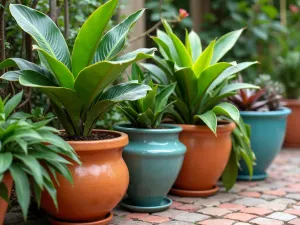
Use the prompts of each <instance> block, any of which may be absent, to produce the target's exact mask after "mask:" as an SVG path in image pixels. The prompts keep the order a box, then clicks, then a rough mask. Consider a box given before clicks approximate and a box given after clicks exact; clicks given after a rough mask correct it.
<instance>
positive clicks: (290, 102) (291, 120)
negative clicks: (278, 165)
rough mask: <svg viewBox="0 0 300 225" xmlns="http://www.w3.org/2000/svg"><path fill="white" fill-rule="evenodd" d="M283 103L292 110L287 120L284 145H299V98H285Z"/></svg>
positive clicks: (296, 146)
mask: <svg viewBox="0 0 300 225" xmlns="http://www.w3.org/2000/svg"><path fill="white" fill-rule="evenodd" d="M283 104H284V105H285V106H287V107H288V108H290V109H291V110H292V113H291V115H289V117H288V120H287V129H286V135H285V140H284V146H285V147H289V148H299V147H300V119H299V118H300V100H298V99H286V100H284V101H283Z"/></svg>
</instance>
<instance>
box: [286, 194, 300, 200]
mask: <svg viewBox="0 0 300 225" xmlns="http://www.w3.org/2000/svg"><path fill="white" fill-rule="evenodd" d="M285 197H286V198H291V199H294V200H298V201H300V194H287V195H286V196H285Z"/></svg>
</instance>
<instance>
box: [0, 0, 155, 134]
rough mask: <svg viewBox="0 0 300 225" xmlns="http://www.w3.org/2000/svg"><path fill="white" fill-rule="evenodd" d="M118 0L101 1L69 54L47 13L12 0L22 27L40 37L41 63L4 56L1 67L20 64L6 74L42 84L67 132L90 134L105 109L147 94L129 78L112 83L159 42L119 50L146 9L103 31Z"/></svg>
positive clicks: (28, 83)
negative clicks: (146, 46) (122, 82)
mask: <svg viewBox="0 0 300 225" xmlns="http://www.w3.org/2000/svg"><path fill="white" fill-rule="evenodd" d="M117 4H118V0H110V1H107V2H106V3H105V4H103V5H101V6H100V7H99V8H98V9H97V10H96V11H95V12H94V13H92V14H91V16H90V17H89V18H88V19H87V20H86V21H85V23H84V24H83V26H82V27H81V29H80V31H79V33H78V35H77V37H76V40H75V43H74V46H73V52H72V54H70V52H69V49H68V46H67V44H66V41H65V39H64V37H63V35H62V33H61V32H60V30H59V29H58V27H57V26H56V25H55V23H54V22H53V21H52V20H51V19H50V18H49V17H48V16H47V15H45V14H43V13H41V12H39V11H37V10H34V9H31V8H29V7H26V6H23V5H18V4H10V7H9V8H10V12H11V14H12V16H13V17H14V18H15V20H16V21H17V23H18V25H19V26H20V27H21V28H22V30H23V31H24V32H26V33H28V34H29V35H30V36H31V37H32V38H33V40H34V41H35V42H36V45H34V47H33V48H34V50H36V51H37V52H38V55H39V58H40V61H41V65H37V64H33V63H31V62H28V61H26V60H24V59H19V58H11V59H7V60H5V61H3V62H2V63H1V64H0V68H1V69H3V68H8V67H18V68H19V70H17V71H9V72H7V73H5V74H4V75H3V76H2V78H3V79H5V80H8V81H19V82H20V84H21V85H23V86H26V87H33V88H38V89H39V90H40V91H42V92H43V93H45V94H46V95H47V96H48V97H49V98H50V100H51V104H52V107H53V110H54V112H55V113H56V115H57V117H58V118H59V120H60V122H61V123H62V125H63V127H64V128H65V131H66V133H67V134H68V135H69V136H73V135H77V136H87V135H89V134H90V133H91V131H92V128H93V126H94V125H95V123H96V121H97V120H98V119H99V118H100V117H101V115H103V114H104V113H105V112H106V111H107V110H109V109H110V108H112V107H113V106H114V105H115V104H117V103H118V102H120V101H123V100H136V99H139V98H141V97H144V96H145V95H146V93H147V90H149V89H150V88H149V86H147V85H143V84H138V83H133V82H130V83H125V84H120V85H117V86H113V87H109V85H110V84H111V83H112V82H113V81H115V80H116V78H117V77H119V76H120V74H121V73H122V72H123V71H124V70H125V69H126V68H127V67H128V66H129V65H131V64H132V63H133V62H135V61H138V60H143V59H147V58H151V57H152V56H153V54H154V51H155V48H151V49H147V48H142V49H138V50H135V51H133V52H129V53H126V54H124V55H120V53H121V52H122V50H123V48H124V46H125V43H126V37H127V35H128V32H129V30H130V28H131V27H132V26H133V25H134V24H135V22H136V21H137V20H138V19H139V18H140V17H141V16H142V15H143V13H144V9H141V10H139V11H137V12H135V13H133V14H132V15H130V16H128V17H127V18H126V19H124V20H123V21H122V22H121V23H120V24H118V25H116V26H115V27H113V28H112V29H111V30H109V31H108V32H107V33H104V31H105V29H106V27H107V24H108V23H109V21H110V19H111V17H112V15H113V13H114V10H115V8H116V6H117Z"/></svg>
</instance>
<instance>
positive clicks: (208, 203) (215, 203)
mask: <svg viewBox="0 0 300 225" xmlns="http://www.w3.org/2000/svg"><path fill="white" fill-rule="evenodd" d="M194 204H195V205H202V206H206V207H210V206H218V205H220V202H219V201H217V200H214V199H200V200H198V201H196V202H195V203H194Z"/></svg>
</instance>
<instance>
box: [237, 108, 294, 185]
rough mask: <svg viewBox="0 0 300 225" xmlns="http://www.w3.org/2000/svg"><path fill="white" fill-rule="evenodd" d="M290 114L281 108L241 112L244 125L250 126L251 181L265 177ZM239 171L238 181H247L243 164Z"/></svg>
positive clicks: (281, 141) (286, 109) (278, 146)
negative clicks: (252, 161) (252, 158)
mask: <svg viewBox="0 0 300 225" xmlns="http://www.w3.org/2000/svg"><path fill="white" fill-rule="evenodd" d="M290 113H291V110H290V109H289V108H285V107H282V108H281V109H280V110H278V111H270V112H254V111H248V112H241V116H242V118H243V120H244V122H245V123H247V124H249V125H250V126H251V146H252V149H253V151H254V153H255V156H256V165H255V166H254V171H253V177H252V180H262V179H265V178H266V177H267V174H266V170H267V169H268V167H269V166H270V165H271V163H272V161H273V160H274V158H275V156H276V155H277V154H278V153H279V151H280V149H281V147H282V143H283V140H284V136H285V130H286V120H287V117H288V115H289V114H290ZM241 166H242V168H241V170H240V171H239V177H238V179H239V180H249V179H250V176H249V173H248V169H247V167H246V165H245V164H244V163H242V165H241Z"/></svg>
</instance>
